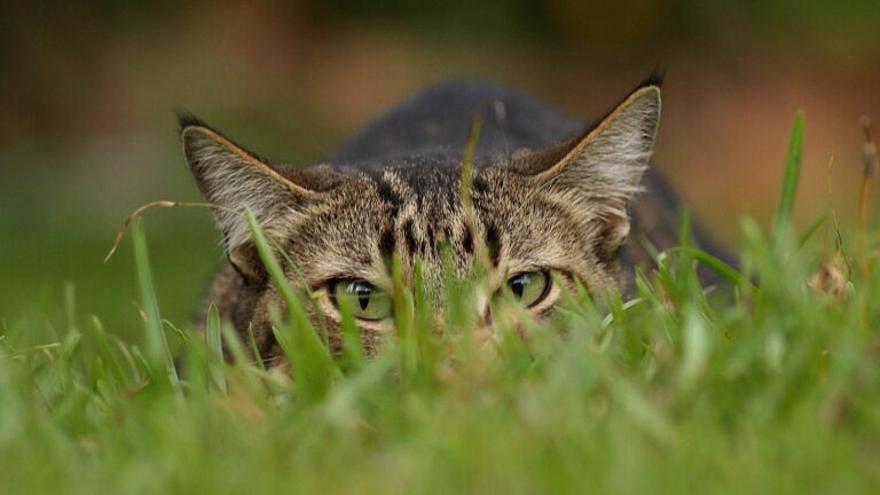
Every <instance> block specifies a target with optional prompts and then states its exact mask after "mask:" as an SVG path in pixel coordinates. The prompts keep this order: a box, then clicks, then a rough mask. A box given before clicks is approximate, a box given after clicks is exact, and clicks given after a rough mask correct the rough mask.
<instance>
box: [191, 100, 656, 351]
mask: <svg viewBox="0 0 880 495" xmlns="http://www.w3.org/2000/svg"><path fill="white" fill-rule="evenodd" d="M659 116H660V89H659V87H658V86H657V85H654V84H647V85H644V86H642V87H640V88H638V89H637V90H635V91H634V92H632V93H631V94H630V95H629V96H628V97H627V98H625V99H624V100H623V101H622V102H621V103H620V104H619V105H617V106H616V107H615V108H614V109H613V110H612V111H611V112H610V113H608V114H607V116H606V117H604V118H603V119H602V120H600V121H599V122H598V123H597V124H596V125H595V126H593V127H592V128H591V129H590V130H588V131H587V132H585V133H584V134H582V135H580V136H576V137H574V138H573V139H571V140H569V141H566V142H563V143H559V144H557V145H554V146H552V147H549V148H546V149H538V150H523V151H520V152H518V153H516V154H515V155H514V156H513V157H512V158H511V157H508V156H499V157H496V158H489V157H483V158H478V159H476V161H475V163H474V168H473V177H472V179H473V180H472V187H471V188H470V194H469V196H470V198H471V200H472V201H471V202H469V201H467V200H466V199H465V198H463V196H462V187H461V177H462V171H461V161H462V152H461V151H463V150H460V151H458V152H455V153H439V152H438V153H436V154H421V155H418V156H402V157H396V158H393V159H387V160H385V161H375V162H372V163H369V164H357V165H356V166H355V165H353V164H321V165H316V166H313V167H311V168H301V167H294V166H288V165H283V164H278V163H275V162H272V161H268V160H266V159H263V158H260V157H258V156H257V155H255V154H253V153H251V152H249V151H247V150H245V149H244V148H242V147H241V146H239V145H237V144H235V143H234V142H233V141H232V140H230V139H228V138H226V137H224V136H223V135H221V134H220V133H219V132H217V131H215V130H213V129H211V128H210V127H208V126H207V125H205V124H204V123H202V122H200V121H198V120H197V119H194V118H190V117H184V118H182V119H181V128H182V138H183V142H184V150H185V153H186V157H187V160H188V162H189V165H190V167H191V169H192V173H193V175H194V176H195V178H196V181H197V183H198V187H199V189H200V190H201V192H202V193H203V194H204V196H205V198H206V199H207V200H208V201H209V202H211V203H213V204H216V205H218V206H219V207H221V208H218V209H216V210H215V212H214V217H215V219H216V223H217V226H218V227H219V229H220V231H221V232H222V235H223V241H224V246H225V249H226V253H227V257H228V259H229V262H230V264H231V266H232V267H234V270H235V275H230V277H232V278H235V279H236V280H234V281H232V280H231V281H230V282H229V284H230V287H232V288H233V289H231V290H235V291H240V292H242V293H243V294H240V295H239V296H240V297H239V296H236V297H235V298H234V300H235V301H236V303H235V304H237V305H239V306H241V307H237V308H234V309H227V313H228V314H229V315H228V317H229V318H231V319H233V320H235V321H236V324H237V325H238V326H242V325H244V326H245V328H246V326H247V323H248V322H250V323H253V325H254V328H255V330H256V332H257V333H258V334H260V333H263V334H264V339H262V340H264V341H267V340H269V337H268V336H266V335H270V333H269V332H270V330H269V324H270V322H269V317H268V315H269V309H268V308H269V306H271V305H277V306H282V305H283V303H282V301H281V298H280V297H279V295H278V292H277V291H276V289H275V288H274V287H273V286H272V284H271V283H270V281H269V280H268V276H267V274H266V270H265V268H264V267H263V264H262V262H261V261H260V258H259V256H258V254H257V251H256V248H255V245H254V242H253V240H252V238H251V233H250V229H249V227H248V224H247V222H246V220H245V218H244V216H243V215H242V214H241V212H242V210H243V209H244V208H245V207H247V208H249V209H250V210H251V211H252V212H253V214H254V215H255V217H256V219H257V220H258V221H259V223H260V224H261V226H262V228H263V229H264V231H265V233H266V234H267V236H268V237H269V238H271V239H272V241H273V243H274V244H276V245H277V246H278V247H279V248H280V249H281V250H283V252H284V253H283V255H284V256H280V257H279V258H280V259H282V261H283V260H284V259H286V260H287V261H288V262H285V263H284V266H285V269H286V272H287V276H288V279H289V281H290V284H291V285H293V286H295V287H308V289H310V290H311V291H312V292H313V294H314V297H315V298H316V300H317V305H316V307H317V309H316V310H314V311H313V312H314V313H317V314H312V315H311V316H312V317H313V318H316V319H322V320H324V322H322V323H323V324H325V325H326V326H327V328H329V329H330V332H329V333H330V337H331V343H332V344H333V345H334V347H336V346H338V345H339V342H340V337H339V332H338V326H339V325H338V323H339V321H340V312H339V306H338V305H339V304H341V303H343V302H345V303H347V304H349V306H350V307H351V308H352V310H353V312H354V314H355V316H356V317H357V318H358V319H357V321H358V324H359V326H360V328H361V330H362V336H363V339H364V342H365V346H366V347H367V350H368V352H372V351H374V350H375V349H376V346H377V345H378V341H379V336H380V335H381V334H382V333H383V332H385V331H391V330H393V323H392V322H393V318H391V316H392V315H391V312H392V311H393V309H392V307H391V302H390V298H389V296H388V293H389V290H390V288H391V284H392V277H391V273H390V268H391V260H392V259H393V258H394V257H399V259H400V261H401V266H402V267H403V276H404V279H405V280H406V281H408V282H411V281H412V280H411V279H412V276H413V268H414V265H415V263H416V259H419V260H420V262H419V263H420V266H421V274H422V278H423V280H424V286H425V289H426V291H427V294H428V301H429V304H431V307H432V308H433V311H434V312H435V314H436V315H437V316H438V318H442V315H443V312H444V308H445V305H444V301H443V294H444V290H443V289H444V283H445V282H444V281H445V280H446V278H445V276H444V273H448V272H449V271H452V272H454V273H456V274H457V275H465V274H466V273H467V272H468V271H469V270H471V269H472V268H473V267H474V266H475V263H476V260H478V259H480V260H485V261H486V263H485V264H484V265H483V268H484V269H485V270H486V272H485V273H484V275H485V276H484V278H485V282H486V288H485V291H484V293H481V294H477V295H476V296H475V297H474V299H473V301H474V310H475V311H477V312H478V314H480V315H481V317H483V318H485V319H486V321H491V318H492V316H491V302H492V299H493V297H494V296H493V295H494V294H495V293H500V292H504V293H506V294H508V295H509V296H511V297H512V298H513V299H515V300H518V301H519V302H520V304H522V305H523V306H524V307H526V308H528V311H530V312H532V313H533V314H535V315H536V316H544V315H547V314H549V313H550V312H551V311H552V308H553V306H554V304H555V303H556V302H557V300H558V298H559V296H560V293H561V291H562V290H564V287H560V285H561V284H562V285H565V284H568V283H573V281H574V280H575V279H577V280H579V281H580V282H582V283H583V285H584V286H585V287H586V288H587V289H589V290H590V291H591V292H593V293H596V294H600V293H603V292H606V291H608V290H609V289H614V288H616V287H618V285H619V283H620V279H621V268H620V263H619V252H620V248H621V246H622V245H623V242H624V240H625V239H626V236H627V234H628V232H629V217H628V213H627V203H628V202H629V201H630V199H631V198H632V196H633V195H634V194H635V193H636V192H637V191H638V190H639V187H640V186H639V183H640V179H641V176H642V173H643V172H644V170H645V168H646V167H647V166H648V159H649V156H650V154H651V150H652V148H653V144H654V139H655V135H656V132H657V126H658V121H659ZM471 204H472V206H471ZM230 273H231V270H230ZM553 274H556V275H558V276H553ZM240 329H241V328H240ZM268 352H271V351H268Z"/></svg>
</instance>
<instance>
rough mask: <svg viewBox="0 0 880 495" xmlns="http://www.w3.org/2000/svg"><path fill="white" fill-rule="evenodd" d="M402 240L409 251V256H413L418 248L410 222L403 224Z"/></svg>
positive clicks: (411, 222)
mask: <svg viewBox="0 0 880 495" xmlns="http://www.w3.org/2000/svg"><path fill="white" fill-rule="evenodd" d="M403 238H404V240H405V241H406V249H407V250H408V251H409V253H410V255H412V256H415V255H416V251H417V249H418V246H417V243H416V235H415V231H414V229H413V221H412V220H407V221H406V223H404V224H403Z"/></svg>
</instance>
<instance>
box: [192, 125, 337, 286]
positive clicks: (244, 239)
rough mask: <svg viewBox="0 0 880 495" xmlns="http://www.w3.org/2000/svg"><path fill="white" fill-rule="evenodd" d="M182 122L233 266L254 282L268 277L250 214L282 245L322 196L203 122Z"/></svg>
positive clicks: (197, 175)
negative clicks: (295, 223) (292, 226)
mask: <svg viewBox="0 0 880 495" xmlns="http://www.w3.org/2000/svg"><path fill="white" fill-rule="evenodd" d="M178 121H179V124H180V136H181V140H182V141H183V151H184V154H185V155H186V159H187V162H189V167H190V170H191V171H192V174H193V177H195V179H196V184H197V185H198V188H199V190H200V191H201V192H202V195H203V196H204V197H205V199H206V200H207V201H208V202H209V203H211V204H213V205H215V208H214V209H213V212H214V220H215V222H216V224H217V227H218V228H219V229H220V231H221V233H222V234H223V242H224V244H225V247H226V254H227V257H228V258H229V261H230V263H232V265H233V266H234V267H235V268H236V270H238V271H239V273H241V274H242V275H245V276H246V277H248V278H261V277H264V275H265V271H264V269H263V266H262V263H261V262H260V259H259V256H258V255H257V253H256V249H255V247H254V244H253V241H252V239H251V233H250V227H249V226H248V224H247V221H246V220H245V218H244V215H243V212H244V209H245V208H249V209H250V210H251V211H252V212H253V214H254V216H255V217H256V219H257V221H258V222H259V224H260V226H261V227H262V228H263V230H264V231H265V233H266V235H267V236H269V237H270V238H273V239H276V240H281V239H283V238H284V235H285V234H286V231H287V229H288V228H289V226H290V223H291V222H292V221H295V220H296V218H295V217H296V215H298V214H301V211H302V209H303V207H304V206H305V205H306V204H307V203H308V202H309V201H313V200H315V199H316V198H317V196H318V195H319V194H320V193H319V192H316V191H313V190H310V189H308V188H306V187H303V186H302V185H299V184H297V183H296V182H294V181H293V180H291V178H289V177H287V176H285V175H282V174H281V173H280V172H279V171H278V170H276V169H275V168H273V167H272V166H270V165H269V164H268V163H267V162H266V161H265V160H263V159H261V158H259V157H258V156H256V155H255V154H253V153H251V152H249V151H247V150H245V149H244V148H242V147H241V146H239V145H237V144H235V143H234V142H232V140H230V139H228V138H226V137H224V136H223V135H221V134H220V133H219V132H217V131H215V130H214V129H211V128H210V127H208V126H207V125H206V124H205V123H203V122H202V121H200V120H198V119H197V118H195V117H192V116H190V115H181V116H179V117H178Z"/></svg>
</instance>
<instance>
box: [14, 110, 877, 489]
mask: <svg viewBox="0 0 880 495" xmlns="http://www.w3.org/2000/svg"><path fill="white" fill-rule="evenodd" d="M798 122H800V121H798ZM801 136H802V130H801V127H800V124H796V125H795V127H794V130H793V133H792V140H791V141H792V142H791V145H790V149H789V154H788V157H787V159H786V162H785V164H784V166H785V179H784V184H783V187H782V190H783V192H782V194H781V200H780V208H779V214H778V215H777V218H776V221H775V222H774V225H773V228H772V229H770V230H769V231H767V230H765V229H762V228H761V227H760V226H759V225H758V224H757V223H756V222H754V221H752V220H750V219H748V218H745V219H743V220H742V222H741V231H742V235H741V238H742V239H743V240H742V242H741V245H740V246H739V249H738V254H739V257H738V259H739V264H738V266H737V267H736V268H733V267H729V266H726V265H723V264H722V263H720V262H719V261H717V260H715V259H714V258H712V257H710V256H707V255H706V254H705V253H702V252H700V251H698V250H697V249H695V248H693V247H692V246H691V245H690V241H689V235H688V221H687V216H686V215H683V221H682V233H681V241H680V242H681V246H680V247H679V248H677V249H674V250H672V251H669V252H666V253H662V254H660V255H659V261H660V267H659V269H658V270H657V272H656V273H650V274H648V273H645V274H639V277H638V280H637V282H638V283H637V287H638V290H637V294H636V296H635V297H634V298H632V299H629V300H626V301H624V300H622V299H621V298H615V297H610V298H607V299H605V298H603V299H594V298H592V297H590V295H589V294H587V293H586V292H585V291H578V292H576V293H572V294H569V295H568V296H567V297H566V298H565V299H566V300H565V301H564V303H563V304H562V306H561V307H560V308H559V311H558V312H557V314H556V315H555V317H554V318H553V319H552V320H550V321H545V322H529V321H523V320H522V319H521V318H520V317H519V316H520V315H517V314H516V311H515V310H514V309H509V310H508V311H506V312H505V313H504V314H507V315H509V316H510V318H499V319H498V322H497V330H498V340H497V345H496V346H495V347H494V348H493V351H492V352H487V351H486V350H485V349H480V348H477V347H476V345H475V342H474V339H473V338H472V337H473V335H472V333H471V332H470V329H471V327H472V321H473V318H472V316H471V315H470V314H469V313H468V312H467V311H466V310H465V309H464V308H466V307H467V304H466V302H467V298H468V294H470V292H469V291H470V290H471V288H472V287H473V286H474V285H476V284H479V278H474V279H473V280H464V281H461V283H458V284H453V285H452V287H454V288H453V289H451V290H450V292H449V295H448V297H449V299H450V303H449V304H450V308H459V309H460V310H459V311H455V310H453V311H450V315H449V320H448V322H447V324H446V331H445V332H444V333H443V334H442V335H435V334H433V333H431V332H430V331H428V329H427V327H428V325H427V324H426V322H429V321H430V318H428V315H429V308H426V307H424V305H421V304H419V302H420V300H421V291H420V289H419V287H414V288H407V287H404V286H403V284H398V286H397V288H396V291H395V293H394V298H395V301H396V309H395V317H396V319H397V323H398V328H399V334H398V335H397V336H396V337H395V338H389V340H388V341H387V342H386V345H385V347H384V348H383V352H382V353H381V354H380V355H379V356H378V357H376V358H374V359H370V360H366V359H364V358H363V357H362V356H361V355H360V354H359V352H358V349H359V348H358V346H357V345H349V346H348V347H347V349H346V350H347V352H346V354H345V355H344V356H342V357H339V358H333V357H331V356H329V354H328V352H327V351H326V348H325V347H324V345H323V342H322V340H321V338H320V336H321V333H320V329H314V328H311V327H310V326H309V325H308V324H307V323H305V322H304V319H303V305H305V304H309V299H308V297H307V295H306V296H304V295H301V294H295V293H290V294H288V310H287V312H286V314H284V315H281V316H279V319H278V325H277V328H276V330H277V335H278V338H279V339H280V340H281V342H282V343H284V344H285V350H286V352H287V353H288V356H289V358H290V361H291V369H292V373H290V374H286V373H282V372H278V371H272V370H265V369H263V368H262V367H261V366H259V365H258V364H253V363H252V362H251V361H250V360H249V359H248V352H249V351H248V346H247V343H246V342H245V343H241V342H239V341H238V340H236V338H235V337H234V336H233V335H232V333H231V330H230V329H229V328H227V327H225V326H223V325H221V324H220V323H219V322H217V321H214V320H213V319H212V321H210V322H209V325H208V328H207V331H206V332H204V333H198V332H195V331H194V330H193V322H192V319H191V318H188V317H187V316H184V315H185V311H184V310H183V309H181V305H182V304H183V303H182V302H179V301H171V302H170V305H171V306H173V308H172V310H171V311H170V312H168V311H165V308H166V306H167V305H168V304H169V302H168V301H164V300H157V296H156V289H155V287H154V285H160V286H161V285H162V284H163V283H164V282H163V280H164V277H166V276H167V277H181V275H180V274H172V273H171V269H170V268H168V267H163V265H164V263H165V262H166V260H170V259H172V258H173V257H175V256H181V254H179V253H180V252H186V251H187V250H188V249H189V246H191V245H192V244H194V243H195V239H197V238H198V236H196V235H194V234H192V233H188V232H186V231H185V230H181V231H179V232H178V231H174V230H173V229H172V230H168V229H167V228H166V229H165V230H162V232H161V235H160V236H158V237H152V236H151V234H150V232H151V230H150V229H149V228H148V227H150V226H151V223H150V222H149V220H150V219H151V218H153V217H151V215H153V213H149V214H147V215H146V216H147V218H146V220H147V221H141V220H138V221H135V222H134V224H133V228H132V229H131V232H129V234H128V237H127V238H126V241H125V242H124V243H123V244H122V245H121V247H120V253H119V254H118V255H117V256H118V258H115V259H114V260H111V262H110V264H109V265H107V268H105V269H106V270H108V271H111V272H113V273H115V274H116V275H115V276H118V277H129V278H130V290H131V293H132V294H133V295H135V297H136V298H137V309H138V311H137V312H138V313H140V314H142V319H141V320H136V319H130V320H129V321H128V322H125V320H124V319H123V318H122V317H120V316H118V315H119V313H115V312H114V313H113V314H114V316H113V317H112V318H110V319H107V320H106V321H105V319H104V318H102V315H101V313H100V311H97V310H96V309H95V308H94V307H89V306H87V305H84V304H83V303H82V302H81V301H79V300H78V297H77V293H78V292H80V291H79V288H77V287H74V286H73V285H68V286H67V289H66V290H65V291H63V293H61V294H49V295H47V296H46V297H45V298H44V300H42V301H36V302H34V304H33V305H30V306H28V307H22V308H21V309H20V310H19V311H18V312H17V313H16V314H15V315H13V316H12V317H11V318H7V319H5V320H4V323H3V327H2V328H0V331H2V334H0V493H126V494H135V493H148V494H155V493H257V492H270V491H272V492H279V491H285V492H293V493H298V492H320V493H414V492H417V493H460V492H476V493H559V492H576V493H589V492H608V493H683V492H697V493H704V492H712V493H728V492H736V493H756V492H761V493H804V492H810V493H814V492H825V493H878V490H880V462H878V456H880V363H878V361H880V335H878V323H880V321H878V320H880V299H878V298H877V297H876V294H878V289H880V260H878V257H877V253H876V251H877V247H878V241H880V239H878V237H877V235H876V233H875V232H871V231H867V232H866V231H865V230H864V228H862V227H860V226H859V225H860V224H859V222H857V221H852V222H849V221H848V222H843V223H847V224H850V223H851V224H854V225H855V226H854V227H853V228H851V229H849V228H846V229H843V231H842V232H841V230H840V228H839V227H838V221H837V219H836V217H835V215H834V212H833V211H829V212H828V213H827V214H826V215H825V216H824V217H823V218H821V219H818V220H817V222H816V223H815V224H814V225H815V228H810V229H807V230H806V231H804V232H794V229H793V227H792V223H791V206H792V204H793V202H794V200H795V196H796V190H797V181H798V170H799V163H800V159H799V155H800V141H801ZM854 202H855V200H854ZM183 211H184V210H171V211H164V212H162V213H161V215H164V216H173V215H174V214H176V213H177V212H181V213H180V214H191V213H183ZM156 214H159V213H156ZM205 220H206V221H207V219H205ZM145 224H146V225H145ZM253 229H254V235H255V238H256V239H257V240H258V242H260V246H261V247H262V248H263V250H262V251H263V252H262V254H263V255H264V259H265V261H266V262H267V264H268V266H269V267H270V269H271V267H272V263H273V260H275V258H274V257H273V256H272V250H271V249H270V246H269V245H267V244H266V243H265V241H261V239H262V238H261V232H260V231H259V228H258V227H257V226H255V225H254V226H253ZM22 235H23V234H22ZM177 241H179V242H177ZM107 247H109V244H107V243H105V244H102V245H100V246H97V245H95V246H91V245H89V246H78V247H76V248H72V250H71V254H70V256H73V257H77V256H83V257H86V256H87V257H88V259H89V260H100V257H101V256H102V255H103V251H104V250H105V249H106V248H107ZM86 253H88V254H86ZM156 253H159V255H158V256H153V258H152V263H150V261H151V255H155V254H156ZM215 261H216V260H208V261H204V260H202V261H199V263H203V264H210V263H214V262H215ZM89 262H90V263H91V262H92V261H89ZM698 263H702V264H704V265H707V266H709V267H710V268H711V269H714V270H716V271H717V272H719V274H721V275H723V276H725V277H726V278H727V279H728V280H729V281H730V283H729V285H728V286H727V287H719V288H715V289H710V290H705V289H704V288H702V287H701V286H700V284H699V282H698V279H697V277H696V274H695V267H696V265H697V264H698ZM18 269H20V270H34V271H38V272H39V273H40V276H51V271H49V273H46V270H51V267H39V266H20V267H18ZM202 282H203V281H199V280H194V281H189V282H187V283H188V284H189V285H188V286H187V287H189V288H187V289H186V290H188V291H191V292H192V291H196V290H197V287H198V286H199V284H201V283H202ZM10 290H11V289H9V288H7V291H10ZM90 292H91V291H90ZM98 294H100V291H98ZM89 297H95V296H89ZM160 303H161V304H160ZM98 304H99V303H95V305H96V306H97V305H98ZM128 309H130V308H127V310H128ZM108 311H111V312H113V311H115V310H113V309H110V310H108ZM94 312H97V316H94V315H93V313H94ZM46 314H51V315H61V316H60V317H55V316H53V317H45V316H44V315H46ZM169 314H172V315H174V316H173V317H172V318H171V319H170V320H169V319H166V318H165V317H167V316H168V315H169ZM107 322H112V323H107ZM517 322H518V323H517ZM135 329H136V330H137V331H135ZM520 333H522V334H524V335H525V338H523V336H522V335H520ZM348 337H349V338H348V342H349V343H355V342H356V340H357V336H356V334H354V333H353V332H349V333H348ZM221 343H225V344H226V349H227V358H228V359H224V357H223V351H222V350H221ZM175 360H177V361H178V362H185V363H186V366H185V369H183V370H178V369H177V368H175V366H174V361H175Z"/></svg>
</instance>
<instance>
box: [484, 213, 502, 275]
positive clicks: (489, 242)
mask: <svg viewBox="0 0 880 495" xmlns="http://www.w3.org/2000/svg"><path fill="white" fill-rule="evenodd" d="M486 249H487V250H488V251H489V259H490V260H491V261H492V266H495V267H497V266H498V262H499V261H500V258H501V238H500V237H499V235H498V227H496V226H495V222H491V221H490V222H487V223H486Z"/></svg>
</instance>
